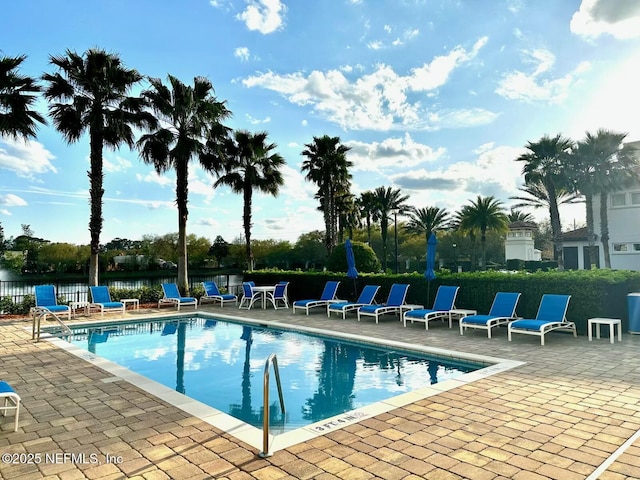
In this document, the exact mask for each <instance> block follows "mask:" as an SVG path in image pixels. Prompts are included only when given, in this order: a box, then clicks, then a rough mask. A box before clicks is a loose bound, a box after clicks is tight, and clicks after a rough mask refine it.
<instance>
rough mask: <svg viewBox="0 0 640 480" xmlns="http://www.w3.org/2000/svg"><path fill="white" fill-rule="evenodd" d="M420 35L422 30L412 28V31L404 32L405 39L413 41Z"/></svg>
mask: <svg viewBox="0 0 640 480" xmlns="http://www.w3.org/2000/svg"><path fill="white" fill-rule="evenodd" d="M419 34H420V30H419V29H417V28H412V29H407V30H405V31H404V34H403V36H404V38H405V39H406V40H412V39H414V38H416V37H417V36H418V35H419Z"/></svg>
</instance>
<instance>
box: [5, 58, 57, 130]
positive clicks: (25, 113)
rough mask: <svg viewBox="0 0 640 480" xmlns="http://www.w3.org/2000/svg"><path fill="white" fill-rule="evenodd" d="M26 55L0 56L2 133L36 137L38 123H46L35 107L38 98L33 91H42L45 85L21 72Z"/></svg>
mask: <svg viewBox="0 0 640 480" xmlns="http://www.w3.org/2000/svg"><path fill="white" fill-rule="evenodd" d="M26 58H27V57H26V56H25V55H21V56H19V57H0V135H8V136H10V137H13V138H15V139H17V138H18V137H22V138H24V139H27V138H29V137H35V136H36V128H37V124H38V123H42V124H46V123H47V122H46V120H45V119H44V117H43V116H42V115H40V114H39V113H38V112H35V111H33V110H32V107H33V104H34V103H35V101H36V96H35V95H34V94H36V93H38V92H40V91H42V87H40V85H38V84H37V83H36V80H35V79H33V78H31V77H28V76H26V75H21V74H20V73H19V71H18V68H19V67H20V64H21V63H22V62H23V61H24V60H25V59H26Z"/></svg>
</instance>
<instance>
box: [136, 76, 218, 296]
mask: <svg viewBox="0 0 640 480" xmlns="http://www.w3.org/2000/svg"><path fill="white" fill-rule="evenodd" d="M149 82H150V84H151V85H150V87H151V88H149V89H148V90H145V91H144V92H142V96H143V98H144V99H145V100H147V101H148V102H149V105H150V107H151V109H152V110H153V113H154V114H155V116H156V118H157V120H158V125H159V126H158V127H155V126H154V128H152V129H150V132H149V133H147V134H145V135H142V136H141V137H140V139H139V140H138V148H139V149H140V156H141V157H142V160H143V161H144V162H145V163H148V164H152V165H153V166H154V167H155V170H156V172H158V174H161V173H164V172H166V171H167V170H170V169H175V171H176V205H177V207H178V288H180V290H181V291H182V292H184V293H185V294H186V293H187V292H189V282H188V275H187V218H188V215H189V210H188V208H187V204H188V203H189V188H188V187H189V185H188V178H189V162H190V161H191V159H193V158H197V159H198V161H199V163H200V164H201V165H202V167H203V168H205V169H207V170H213V169H215V168H218V167H219V165H218V164H217V163H216V162H217V160H218V158H217V157H215V156H214V155H211V151H210V150H211V148H208V147H207V142H211V144H212V145H215V144H216V142H217V141H219V139H221V138H223V137H224V135H226V133H227V131H228V128H227V127H225V126H224V125H222V123H221V122H222V121H223V120H224V119H226V118H227V117H229V116H230V114H231V112H230V111H229V110H227V107H226V106H225V102H219V101H218V100H217V99H216V97H215V96H214V90H213V85H212V84H211V82H210V81H209V80H207V79H206V78H202V77H196V78H194V79H193V86H190V85H185V84H184V83H182V82H181V81H180V80H178V79H177V78H176V77H174V76H172V75H169V76H168V82H169V86H165V85H163V83H162V81H161V80H160V79H158V78H151V79H149Z"/></svg>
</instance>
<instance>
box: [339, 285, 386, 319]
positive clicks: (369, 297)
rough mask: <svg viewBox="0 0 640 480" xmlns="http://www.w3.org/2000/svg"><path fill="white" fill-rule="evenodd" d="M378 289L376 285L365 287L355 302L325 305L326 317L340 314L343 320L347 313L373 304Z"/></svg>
mask: <svg viewBox="0 0 640 480" xmlns="http://www.w3.org/2000/svg"><path fill="white" fill-rule="evenodd" d="M379 289H380V286H378V285H366V286H365V287H364V288H363V289H362V292H360V296H359V297H358V299H357V300H356V301H355V302H337V303H329V304H327V317H330V316H331V312H334V313H342V319H343V320H344V318H345V316H346V314H347V312H350V311H352V310H357V309H358V308H360V307H363V306H365V305H371V304H373V302H374V300H375V298H376V294H377V293H378V290H379Z"/></svg>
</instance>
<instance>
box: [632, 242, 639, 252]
mask: <svg viewBox="0 0 640 480" xmlns="http://www.w3.org/2000/svg"><path fill="white" fill-rule="evenodd" d="M633 250H634V251H635V252H640V243H634V244H633Z"/></svg>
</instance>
